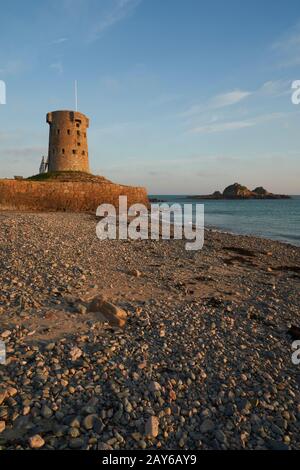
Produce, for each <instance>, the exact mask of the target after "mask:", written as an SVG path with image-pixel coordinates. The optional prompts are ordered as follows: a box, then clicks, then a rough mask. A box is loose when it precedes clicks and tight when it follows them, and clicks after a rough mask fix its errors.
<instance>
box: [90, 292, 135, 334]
mask: <svg viewBox="0 0 300 470" xmlns="http://www.w3.org/2000/svg"><path fill="white" fill-rule="evenodd" d="M88 310H89V312H95V313H97V312H99V313H100V314H102V315H104V317H105V318H106V320H107V321H108V322H109V323H110V324H111V325H113V326H118V327H120V328H123V327H124V326H125V324H126V319H127V313H126V312H125V310H123V309H121V308H119V307H117V306H116V305H114V304H112V303H111V302H108V301H107V300H106V299H105V297H104V296H102V295H100V296H97V297H95V298H94V299H93V300H92V301H91V303H90V304H89V307H88Z"/></svg>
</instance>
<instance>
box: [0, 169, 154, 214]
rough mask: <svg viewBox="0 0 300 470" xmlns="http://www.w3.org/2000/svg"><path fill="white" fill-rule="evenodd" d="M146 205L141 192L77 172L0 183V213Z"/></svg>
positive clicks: (102, 178)
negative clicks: (123, 198)
mask: <svg viewBox="0 0 300 470" xmlns="http://www.w3.org/2000/svg"><path fill="white" fill-rule="evenodd" d="M119 196H127V200H128V205H129V206H130V205H132V204H135V203H142V204H146V205H147V204H148V203H149V201H148V196H147V191H146V189H145V188H142V187H134V186H124V185H119V184H114V183H112V182H111V181H109V180H107V179H105V178H104V177H102V176H95V175H90V174H87V173H81V172H59V173H53V174H51V173H45V174H41V175H36V176H34V177H31V178H28V179H27V180H26V179H23V180H22V179H21V180H19V179H18V180H10V179H2V180H0V210H23V211H35V212H40V211H68V212H90V211H92V212H94V211H96V209H97V207H98V206H99V205H100V204H103V203H108V204H113V205H114V206H115V207H116V208H117V207H118V205H119Z"/></svg>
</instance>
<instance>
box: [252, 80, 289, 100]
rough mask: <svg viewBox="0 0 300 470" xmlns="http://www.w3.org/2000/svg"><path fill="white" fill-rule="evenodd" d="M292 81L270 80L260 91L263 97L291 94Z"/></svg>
mask: <svg viewBox="0 0 300 470" xmlns="http://www.w3.org/2000/svg"><path fill="white" fill-rule="evenodd" d="M291 84H292V80H269V81H267V82H265V83H264V84H263V85H262V87H261V88H260V89H259V90H258V93H259V94H261V95H269V96H282V95H286V94H288V93H291Z"/></svg>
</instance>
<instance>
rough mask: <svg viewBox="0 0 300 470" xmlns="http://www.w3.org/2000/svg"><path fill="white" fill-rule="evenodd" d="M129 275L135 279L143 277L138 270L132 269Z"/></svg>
mask: <svg viewBox="0 0 300 470" xmlns="http://www.w3.org/2000/svg"><path fill="white" fill-rule="evenodd" d="M128 274H130V275H131V276H134V277H141V275H142V273H141V272H140V271H139V270H138V269H131V270H129V271H128Z"/></svg>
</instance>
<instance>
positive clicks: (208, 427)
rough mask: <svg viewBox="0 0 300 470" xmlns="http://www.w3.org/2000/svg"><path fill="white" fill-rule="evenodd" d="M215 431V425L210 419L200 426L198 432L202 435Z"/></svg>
mask: <svg viewBox="0 0 300 470" xmlns="http://www.w3.org/2000/svg"><path fill="white" fill-rule="evenodd" d="M214 429H215V424H214V422H213V421H212V420H211V419H206V420H205V421H203V423H202V424H201V426H200V431H201V432H202V433H207V432H211V431H213V430H214Z"/></svg>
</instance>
